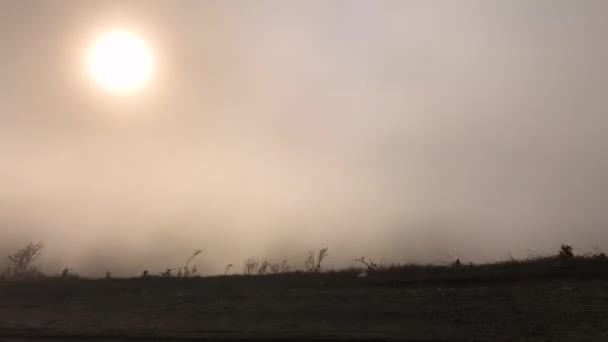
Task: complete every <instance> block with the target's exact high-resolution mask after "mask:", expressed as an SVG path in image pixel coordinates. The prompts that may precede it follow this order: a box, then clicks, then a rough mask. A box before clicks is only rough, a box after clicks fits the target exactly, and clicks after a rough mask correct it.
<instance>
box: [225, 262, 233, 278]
mask: <svg viewBox="0 0 608 342" xmlns="http://www.w3.org/2000/svg"><path fill="white" fill-rule="evenodd" d="M233 266H234V265H233V264H228V265H226V269H225V270H224V275H226V274H228V270H230V268H231V267H233Z"/></svg>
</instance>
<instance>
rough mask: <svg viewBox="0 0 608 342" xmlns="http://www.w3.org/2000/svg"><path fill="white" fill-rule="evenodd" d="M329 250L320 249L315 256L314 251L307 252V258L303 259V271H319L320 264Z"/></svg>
mask: <svg viewBox="0 0 608 342" xmlns="http://www.w3.org/2000/svg"><path fill="white" fill-rule="evenodd" d="M328 250H329V248H327V247H325V248H321V249H320V250H319V253H318V254H316V258H315V252H314V251H308V256H307V257H306V259H304V269H305V270H306V271H308V272H318V271H320V270H321V264H322V263H323V260H325V257H327V255H328Z"/></svg>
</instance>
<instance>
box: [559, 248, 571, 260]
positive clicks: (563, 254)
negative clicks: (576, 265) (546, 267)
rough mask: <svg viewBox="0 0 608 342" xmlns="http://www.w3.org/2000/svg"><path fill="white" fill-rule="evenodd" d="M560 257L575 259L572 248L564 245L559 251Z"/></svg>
mask: <svg viewBox="0 0 608 342" xmlns="http://www.w3.org/2000/svg"><path fill="white" fill-rule="evenodd" d="M559 257H560V258H562V259H572V258H574V253H573V252H572V246H570V245H562V246H561V247H560V249H559Z"/></svg>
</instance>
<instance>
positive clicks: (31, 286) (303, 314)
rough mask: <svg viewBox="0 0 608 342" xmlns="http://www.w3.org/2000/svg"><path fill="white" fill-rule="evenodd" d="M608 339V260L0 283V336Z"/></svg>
mask: <svg viewBox="0 0 608 342" xmlns="http://www.w3.org/2000/svg"><path fill="white" fill-rule="evenodd" d="M67 339H69V340H72V341H102V340H104V341H122V340H125V341H127V340H143V341H148V340H241V339H257V340H260V341H261V340H272V339H289V340H318V339H321V340H323V339H326V340H334V339H358V340H379V341H382V340H404V341H418V340H421V341H427V340H446V341H447V340H449V341H452V340H466V341H469V340H478V341H495V340H503V341H504V340H517V341H522V340H523V341H526V340H530V341H572V340H589V341H608V262H606V260H605V259H602V260H596V259H593V260H579V261H576V260H575V261H573V262H572V263H568V264H567V265H564V264H563V263H560V262H559V261H558V260H544V261H539V262H527V263H515V262H513V263H505V264H500V265H488V266H479V267H458V268H449V267H402V268H398V269H393V270H387V271H382V272H372V273H370V274H369V276H368V277H366V278H357V276H356V273H355V272H337V273H324V274H297V273H292V274H280V275H269V276H255V277H244V276H229V277H210V278H190V279H177V278H171V279H161V278H149V279H112V280H105V279H104V280H82V279H57V278H55V279H42V280H30V281H2V282H0V341H22V340H36V341H40V340H44V341H47V340H67Z"/></svg>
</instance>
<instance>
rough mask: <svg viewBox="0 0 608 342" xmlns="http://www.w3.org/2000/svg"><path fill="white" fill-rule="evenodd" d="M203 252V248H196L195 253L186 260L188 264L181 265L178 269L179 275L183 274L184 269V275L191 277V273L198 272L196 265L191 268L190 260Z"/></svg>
mask: <svg viewBox="0 0 608 342" xmlns="http://www.w3.org/2000/svg"><path fill="white" fill-rule="evenodd" d="M202 252H203V250H202V249H196V250H194V253H192V255H191V256H190V258H188V261H186V264H185V265H184V266H183V267H181V268H180V269H179V271H178V276H180V277H181V276H182V269H183V271H184V273H183V276H184V277H189V276H191V275H194V274H196V271H197V270H196V266H194V267H193V268H192V269H190V268H189V265H190V262H191V261H192V260H193V259H194V258H196V257H197V256H198V255H199V254H201V253H202Z"/></svg>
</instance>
